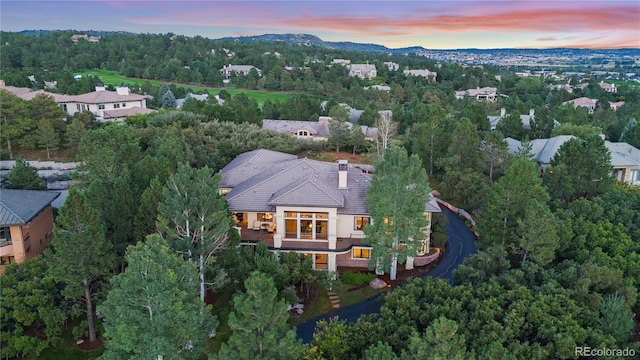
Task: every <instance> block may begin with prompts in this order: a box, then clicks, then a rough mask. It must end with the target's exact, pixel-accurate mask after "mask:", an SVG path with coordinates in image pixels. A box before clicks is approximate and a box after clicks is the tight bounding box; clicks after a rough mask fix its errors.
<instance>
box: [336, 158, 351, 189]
mask: <svg viewBox="0 0 640 360" xmlns="http://www.w3.org/2000/svg"><path fill="white" fill-rule="evenodd" d="M348 167H349V163H348V161H347V160H338V189H346V188H347V172H348Z"/></svg>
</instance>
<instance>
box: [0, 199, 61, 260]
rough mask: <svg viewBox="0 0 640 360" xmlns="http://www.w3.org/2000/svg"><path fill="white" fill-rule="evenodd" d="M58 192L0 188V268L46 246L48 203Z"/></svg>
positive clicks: (49, 219) (49, 217)
mask: <svg viewBox="0 0 640 360" xmlns="http://www.w3.org/2000/svg"><path fill="white" fill-rule="evenodd" d="M58 196H60V193H59V192H50V191H37V190H10V189H1V190H0V272H2V269H3V267H4V265H8V264H12V263H21V262H23V261H24V260H25V259H30V258H32V257H34V256H36V255H38V254H40V253H42V251H43V250H44V249H45V248H46V247H48V246H49V240H51V237H52V230H53V210H52V208H51V203H52V202H53V201H54V200H55V199H56V198H57V197H58Z"/></svg>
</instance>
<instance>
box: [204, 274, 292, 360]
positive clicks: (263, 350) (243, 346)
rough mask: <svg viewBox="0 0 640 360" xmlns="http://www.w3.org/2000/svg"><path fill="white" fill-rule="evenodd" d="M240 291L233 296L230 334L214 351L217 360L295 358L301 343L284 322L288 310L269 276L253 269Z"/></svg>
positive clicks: (287, 315)
mask: <svg viewBox="0 0 640 360" xmlns="http://www.w3.org/2000/svg"><path fill="white" fill-rule="evenodd" d="M245 288H246V289H247V291H246V293H244V294H237V295H235V296H234V297H233V309H234V310H233V312H232V313H231V314H229V326H230V327H231V330H233V334H231V337H230V338H229V341H228V342H227V343H226V344H223V345H222V348H221V349H220V351H219V352H218V354H216V356H215V357H214V359H219V360H223V359H224V360H227V359H228V360H253V359H283V360H285V359H297V358H298V356H299V355H300V352H301V351H302V345H301V344H300V343H299V341H298V340H297V339H296V331H295V329H293V328H291V327H290V326H289V325H288V324H287V319H288V318H289V314H288V312H287V305H286V304H285V302H284V300H282V299H280V300H278V298H277V296H278V291H277V289H276V286H275V284H274V282H273V280H272V279H271V278H269V277H268V276H266V275H264V274H262V273H259V272H254V273H253V274H251V276H250V277H249V278H248V279H247V280H246V281H245Z"/></svg>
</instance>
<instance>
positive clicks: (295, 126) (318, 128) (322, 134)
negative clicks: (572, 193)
mask: <svg viewBox="0 0 640 360" xmlns="http://www.w3.org/2000/svg"><path fill="white" fill-rule="evenodd" d="M330 121H331V117H329V116H320V118H319V119H318V121H298V120H271V119H264V120H262V130H272V131H275V132H281V133H288V134H291V135H293V136H295V137H297V138H299V139H310V140H314V141H317V140H327V139H329V135H330V131H329V122H330ZM346 125H347V127H348V128H349V129H351V128H352V127H354V126H359V127H360V129H361V130H362V134H363V135H364V138H365V139H366V140H370V141H373V140H374V139H375V138H376V136H377V135H378V128H374V127H369V126H366V125H358V124H352V123H351V122H347V123H346Z"/></svg>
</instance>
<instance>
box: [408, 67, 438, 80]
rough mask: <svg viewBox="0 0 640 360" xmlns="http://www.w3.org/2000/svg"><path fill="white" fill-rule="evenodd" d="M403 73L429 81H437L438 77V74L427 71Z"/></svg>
mask: <svg viewBox="0 0 640 360" xmlns="http://www.w3.org/2000/svg"><path fill="white" fill-rule="evenodd" d="M402 73H403V74H404V75H405V76H420V77H423V78H425V79H427V80H429V81H436V77H437V76H438V73H437V72H433V71H429V70H427V69H419V70H405V71H403V72H402Z"/></svg>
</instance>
